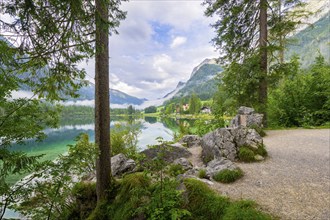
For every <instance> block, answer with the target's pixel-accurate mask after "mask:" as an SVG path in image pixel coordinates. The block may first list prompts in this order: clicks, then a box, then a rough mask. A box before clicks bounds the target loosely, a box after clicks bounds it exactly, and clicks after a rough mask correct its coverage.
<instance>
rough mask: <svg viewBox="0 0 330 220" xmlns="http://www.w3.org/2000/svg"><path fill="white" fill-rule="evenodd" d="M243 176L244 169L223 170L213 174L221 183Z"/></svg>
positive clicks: (233, 180)
mask: <svg viewBox="0 0 330 220" xmlns="http://www.w3.org/2000/svg"><path fill="white" fill-rule="evenodd" d="M242 176H243V171H242V170H241V169H239V168H238V169H235V170H228V169H225V170H222V171H220V172H218V173H217V174H215V175H214V176H213V179H214V180H215V181H217V182H221V183H232V182H235V181H236V180H237V179H239V178H241V177H242Z"/></svg>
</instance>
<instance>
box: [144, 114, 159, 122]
mask: <svg viewBox="0 0 330 220" xmlns="http://www.w3.org/2000/svg"><path fill="white" fill-rule="evenodd" d="M144 120H145V121H146V122H149V123H150V124H155V123H156V122H157V117H150V116H145V117H144Z"/></svg>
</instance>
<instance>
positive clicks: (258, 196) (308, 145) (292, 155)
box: [213, 129, 330, 220]
mask: <svg viewBox="0 0 330 220" xmlns="http://www.w3.org/2000/svg"><path fill="white" fill-rule="evenodd" d="M264 144H265V145H266V149H267V151H268V153H269V157H268V158H267V159H266V160H265V161H263V162H260V163H238V166H239V167H241V169H242V170H243V171H244V174H245V175H244V177H243V178H242V179H240V180H238V181H237V182H235V183H233V184H220V183H216V184H214V185H213V187H214V188H215V189H216V190H217V191H219V192H220V193H222V194H225V195H228V196H230V197H231V198H233V199H240V198H244V199H252V200H254V201H256V202H257V203H258V204H259V205H260V206H261V208H262V209H264V210H265V211H268V212H270V213H272V214H274V215H275V216H278V217H280V219H294V220H310V219H317V220H321V219H322V220H330V159H329V157H330V130H329V129H315V130H307V129H297V130H277V131H268V132H267V136H266V137H264Z"/></svg>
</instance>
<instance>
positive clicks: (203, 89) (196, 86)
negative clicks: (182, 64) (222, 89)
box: [174, 60, 223, 100]
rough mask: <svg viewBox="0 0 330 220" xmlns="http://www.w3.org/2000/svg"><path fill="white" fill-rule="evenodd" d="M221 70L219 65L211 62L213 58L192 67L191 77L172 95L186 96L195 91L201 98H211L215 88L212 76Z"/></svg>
mask: <svg viewBox="0 0 330 220" xmlns="http://www.w3.org/2000/svg"><path fill="white" fill-rule="evenodd" d="M222 70H223V69H222V68H221V67H220V66H219V65H217V64H214V63H213V60H212V61H210V62H207V63H204V64H203V65H201V66H199V68H198V69H197V70H196V69H194V71H193V73H192V74H191V78H190V79H189V80H188V81H187V82H186V84H185V86H184V87H183V88H182V89H180V90H179V91H178V92H177V93H176V94H175V95H174V97H177V98H179V97H186V96H189V95H190V94H192V93H196V94H197V95H198V96H199V97H200V98H201V99H202V100H206V99H209V98H211V97H212V96H213V94H214V93H215V91H216V89H217V85H216V81H215V80H214V77H215V76H216V75H217V74H218V73H219V72H221V71H222Z"/></svg>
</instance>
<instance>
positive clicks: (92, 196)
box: [68, 182, 96, 219]
mask: <svg viewBox="0 0 330 220" xmlns="http://www.w3.org/2000/svg"><path fill="white" fill-rule="evenodd" d="M72 195H73V196H74V197H75V198H76V210H75V211H76V212H74V211H73V212H71V213H70V216H68V219H73V218H74V217H75V216H77V215H78V216H79V217H80V218H79V219H86V218H87V217H88V216H89V214H90V213H91V212H92V211H93V210H94V209H95V207H96V184H95V183H84V182H79V183H77V184H75V186H74V187H73V189H72Z"/></svg>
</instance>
